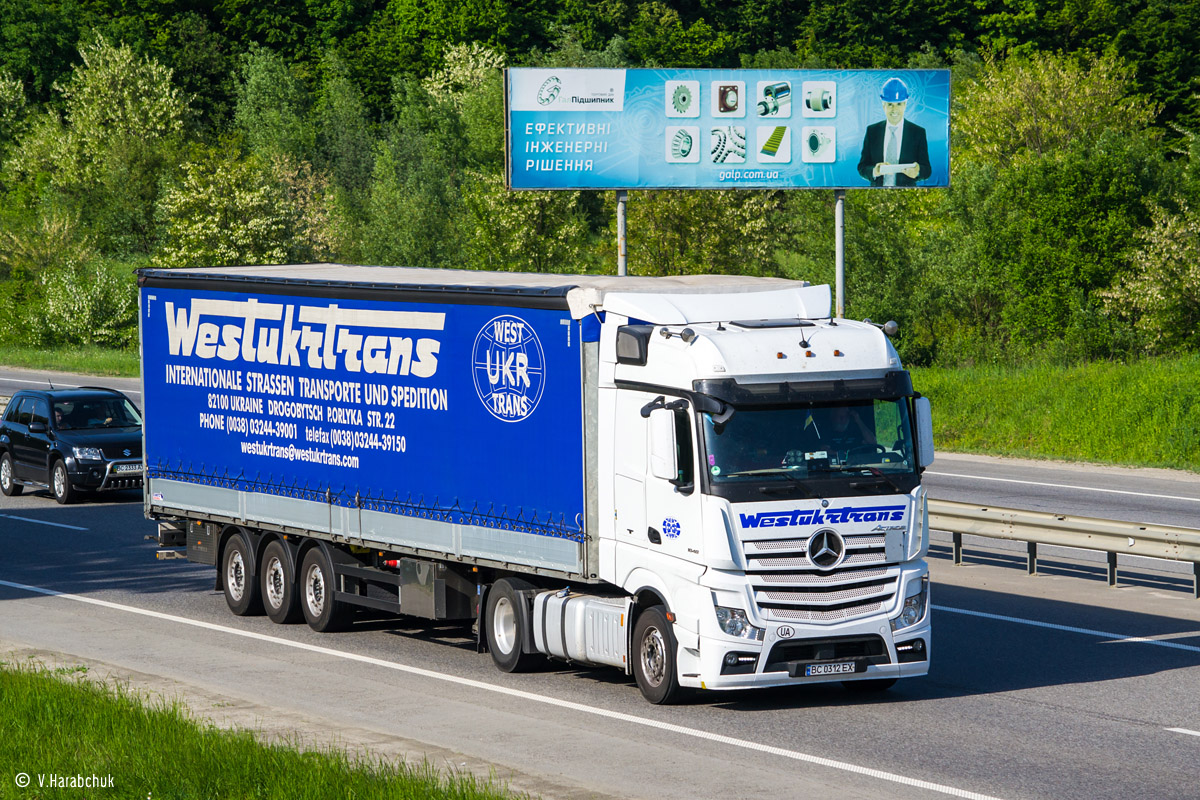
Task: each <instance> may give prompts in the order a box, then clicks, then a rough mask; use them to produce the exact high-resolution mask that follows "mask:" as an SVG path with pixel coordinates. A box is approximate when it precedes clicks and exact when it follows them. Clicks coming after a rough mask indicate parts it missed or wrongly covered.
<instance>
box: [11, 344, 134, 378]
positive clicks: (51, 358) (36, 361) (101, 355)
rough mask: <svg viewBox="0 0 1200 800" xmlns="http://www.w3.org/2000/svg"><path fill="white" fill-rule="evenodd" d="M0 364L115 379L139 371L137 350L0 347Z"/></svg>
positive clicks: (129, 375)
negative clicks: (104, 376) (105, 376)
mask: <svg viewBox="0 0 1200 800" xmlns="http://www.w3.org/2000/svg"><path fill="white" fill-rule="evenodd" d="M0 364H5V365H7V366H10V367H20V368H23V369H48V370H56V371H58V372H78V373H81V374H84V375H109V376H113V377H118V378H136V377H137V376H138V375H139V374H140V370H141V365H140V364H139V363H138V354H137V351H136V350H106V349H104V348H100V347H80V348H77V349H71V350H44V349H40V348H37V347H8V346H0Z"/></svg>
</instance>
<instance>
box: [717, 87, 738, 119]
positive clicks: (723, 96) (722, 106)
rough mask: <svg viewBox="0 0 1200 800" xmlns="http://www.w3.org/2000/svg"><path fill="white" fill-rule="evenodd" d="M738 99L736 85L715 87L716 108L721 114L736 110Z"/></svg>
mask: <svg viewBox="0 0 1200 800" xmlns="http://www.w3.org/2000/svg"><path fill="white" fill-rule="evenodd" d="M740 99H741V98H740V96H739V95H738V87H737V86H736V85H725V86H719V87H717V110H719V111H720V112H721V113H722V114H732V113H734V112H735V111H737V110H738V102H739V100H740Z"/></svg>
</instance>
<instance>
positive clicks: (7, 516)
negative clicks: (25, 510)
mask: <svg viewBox="0 0 1200 800" xmlns="http://www.w3.org/2000/svg"><path fill="white" fill-rule="evenodd" d="M0 517H3V518H4V519H19V520H21V522H32V523H34V524H36V525H53V526H54V527H55V528H66V529H68V530H72V531H86V530H87V528H81V527H79V526H78V525H64V524H63V523H61V522H47V521H46V520H44V519H32V518H31V517H18V516H17V515H16V514H0Z"/></svg>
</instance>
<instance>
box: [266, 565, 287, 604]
mask: <svg viewBox="0 0 1200 800" xmlns="http://www.w3.org/2000/svg"><path fill="white" fill-rule="evenodd" d="M283 586H284V584H283V562H282V561H280V560H279V559H278V558H272V559H271V560H270V561H268V562H267V587H266V588H267V602H269V603H270V604H271V608H279V607H280V606H282V605H283Z"/></svg>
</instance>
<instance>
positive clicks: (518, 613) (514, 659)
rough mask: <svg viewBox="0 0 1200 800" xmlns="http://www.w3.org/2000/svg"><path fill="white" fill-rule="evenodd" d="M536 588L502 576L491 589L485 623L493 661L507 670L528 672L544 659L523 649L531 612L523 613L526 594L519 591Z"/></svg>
mask: <svg viewBox="0 0 1200 800" xmlns="http://www.w3.org/2000/svg"><path fill="white" fill-rule="evenodd" d="M533 588H534V586H533V584H531V583H529V582H528V581H523V580H521V579H520V578H501V579H500V580H498V581H496V582H495V583H494V584H492V589H491V591H489V592H488V596H487V606H486V608H485V609H484V615H483V625H484V630H485V631H486V633H487V644H488V650H489V651H490V652H491V654H492V661H494V662H495V663H496V666H497V667H499V668H500V669H501V670H502V671H504V672H528V671H529V670H530V669H532V668H533V667H535V666H537V665H538V664H540V663H541V662H542V661H543V659H542V657H541V656H540V655H539V654H537V653H524V652H521V643H522V642H524V641H525V639H526V630H525V628H526V627H527V626H528V625H529V617H530V615H529V614H526V613H523V608H522V604H524V603H525V598H524V597H522V596H521V595H520V594H518V592H524V591H529V590H532V589H533Z"/></svg>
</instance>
